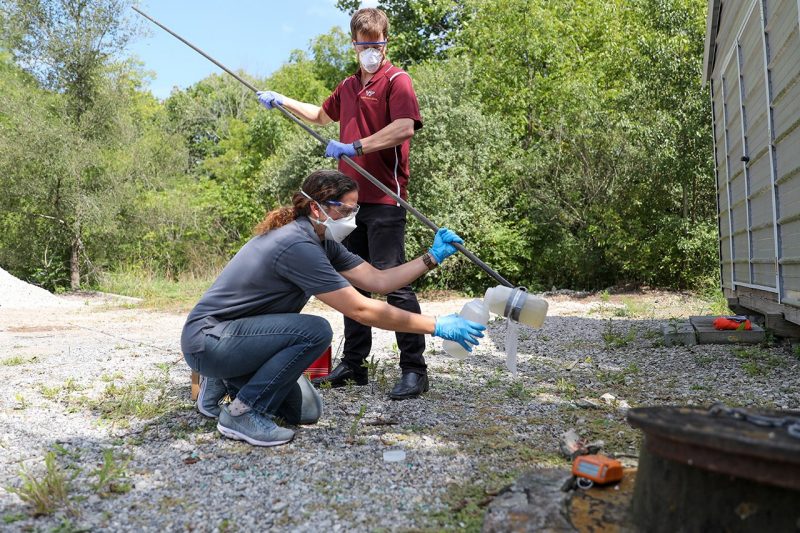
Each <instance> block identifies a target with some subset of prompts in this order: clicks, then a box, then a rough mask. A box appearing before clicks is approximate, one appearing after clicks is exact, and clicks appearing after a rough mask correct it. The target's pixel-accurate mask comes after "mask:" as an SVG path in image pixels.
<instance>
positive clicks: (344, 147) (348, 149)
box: [325, 140, 356, 159]
mask: <svg viewBox="0 0 800 533" xmlns="http://www.w3.org/2000/svg"><path fill="white" fill-rule="evenodd" d="M343 155H347V156H350V157H354V156H355V155H356V147H355V146H353V143H350V144H345V143H340V142H339V141H334V140H330V141H328V147H327V148H325V157H335V158H336V159H339V158H341V157H342V156H343Z"/></svg>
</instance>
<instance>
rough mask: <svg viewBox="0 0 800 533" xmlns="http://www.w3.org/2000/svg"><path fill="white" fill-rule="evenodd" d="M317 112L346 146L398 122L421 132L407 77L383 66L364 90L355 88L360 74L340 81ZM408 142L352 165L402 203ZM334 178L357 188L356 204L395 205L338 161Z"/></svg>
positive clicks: (417, 108) (362, 157)
mask: <svg viewBox="0 0 800 533" xmlns="http://www.w3.org/2000/svg"><path fill="white" fill-rule="evenodd" d="M322 109H323V110H324V111H325V113H326V114H327V115H328V116H329V117H330V118H331V119H332V120H334V121H337V122H339V140H340V141H341V142H343V143H352V142H354V141H357V140H358V139H363V138H364V137H369V136H370V135H372V134H374V133H376V132H378V131H380V130H382V129H383V128H385V127H386V126H388V125H389V124H390V123H392V122H394V121H395V120H397V119H399V118H410V119H413V120H414V130H418V129H420V128H421V127H422V117H420V114H419V103H418V102H417V95H416V94H415V93H414V87H413V86H412V84H411V77H410V76H409V75H408V73H407V72H405V71H404V70H403V69H400V68H397V67H395V66H394V65H392V64H391V63H389V61H386V62H385V63H384V64H383V66H381V68H380V69H379V70H378V72H376V73H375V75H374V76H372V78H371V79H370V80H369V81H368V82H367V84H366V85H362V84H361V71H360V70H359V71H358V72H356V73H355V74H354V75H352V76H350V77H349V78H346V79H345V80H344V81H342V82H341V83H340V84H339V86H338V87H336V89H335V90H334V91H333V94H331V95H330V96H329V97H328V99H327V100H325V102H324V103H323V104H322ZM409 145H410V141H408V140H407V141H405V142H404V143H403V144H400V145H398V146H395V147H392V148H386V149H384V150H379V151H377V152H372V153H369V154H365V155H363V156H355V157H353V160H354V161H355V162H356V163H358V164H359V165H361V166H362V167H364V168H365V169H366V170H367V171H368V172H369V173H370V174H372V175H373V176H375V177H376V178H377V179H378V180H379V181H380V182H381V183H383V184H384V185H386V186H387V187H388V188H389V189H390V190H392V191H394V192H395V193H396V194H398V195H399V196H400V198H402V199H403V200H406V199H408V191H407V190H406V188H407V187H408V176H409V172H408V151H409ZM339 172H342V173H343V174H346V175H348V176H350V177H351V178H353V179H354V180H356V182H358V187H359V191H358V202H359V203H364V204H390V205H397V202H396V201H395V200H394V199H393V198H392V197H391V196H388V195H386V194H384V193H383V191H381V190H380V189H378V188H377V187H376V186H375V185H373V184H372V183H370V182H369V181H368V180H367V179H366V178H364V177H363V176H362V175H361V174H359V173H358V172H357V171H356V170H355V169H354V168H352V167H351V166H350V165H348V164H347V163H345V162H344V161H341V160H340V161H339Z"/></svg>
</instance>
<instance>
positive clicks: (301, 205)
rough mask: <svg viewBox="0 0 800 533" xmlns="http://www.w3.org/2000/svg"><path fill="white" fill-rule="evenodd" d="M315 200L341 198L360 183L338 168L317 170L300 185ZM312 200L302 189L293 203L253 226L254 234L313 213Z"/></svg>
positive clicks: (295, 196) (275, 210)
mask: <svg viewBox="0 0 800 533" xmlns="http://www.w3.org/2000/svg"><path fill="white" fill-rule="evenodd" d="M300 190H301V191H304V192H305V193H306V194H307V195H308V196H310V197H311V198H312V199H313V200H314V201H316V202H319V203H320V204H321V203H324V202H327V201H328V200H339V199H341V198H342V196H344V195H345V194H347V193H349V192H350V191H357V190H358V184H357V183H356V182H355V181H353V179H352V178H350V177H349V176H345V175H344V174H342V173H341V172H339V171H338V170H316V171H314V172H312V173H311V174H309V176H308V177H307V178H306V179H305V180H304V181H303V185H301V187H300ZM310 203H311V200H309V199H308V198H306V196H305V195H304V194H303V193H301V192H300V191H298V192H296V193H294V195H293V196H292V205H291V206H285V207H279V208H277V209H273V210H272V211H270V212H269V213H267V214H266V215H265V216H264V219H263V220H262V221H261V222H259V223H258V224H257V225H256V227H255V228H253V234H254V235H264V234H265V233H267V232H268V231H271V230H274V229H277V228H280V227H282V226H285V225H286V224H288V223H289V222H291V221H293V220H295V219H297V218H298V217H305V216H308V215H309V214H311V209H310V207H309V204H310Z"/></svg>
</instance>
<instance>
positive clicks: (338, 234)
mask: <svg viewBox="0 0 800 533" xmlns="http://www.w3.org/2000/svg"><path fill="white" fill-rule="evenodd" d="M300 193H302V195H303V196H305V197H306V198H308V199H309V200H311V201H312V202H314V203H315V204H317V206H318V207H319V208H320V210H321V211H322V212H323V213H325V216H326V217H328V218H327V219H325V220H320V219H318V218H311V217H309V218H311V220H313V221H314V222H316V223H317V224H322V225H323V226H325V239H327V240H329V241H336V242H342V241H343V240H344V239H345V237H347V236H348V235H350V234H351V233H353V230H354V229H356V214H355V213H353V214H352V215H350V216H349V217H344V218H340V219H338V220H334V219H332V218H331V216H330V215H329V214H328V213H327V212H326V211H325V208H323V207H322V206H321V205H319V202H317V201H316V200H314V199H313V198H311V197H310V196H309V195H307V194H306V193H305V191H303V190H301V191H300Z"/></svg>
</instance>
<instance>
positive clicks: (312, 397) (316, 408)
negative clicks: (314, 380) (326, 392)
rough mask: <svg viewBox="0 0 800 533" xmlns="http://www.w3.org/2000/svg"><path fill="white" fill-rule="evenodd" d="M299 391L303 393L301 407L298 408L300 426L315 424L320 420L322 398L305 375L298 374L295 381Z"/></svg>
mask: <svg viewBox="0 0 800 533" xmlns="http://www.w3.org/2000/svg"><path fill="white" fill-rule="evenodd" d="M297 384H298V385H300V391H301V392H302V393H303V405H302V407H301V408H300V423H301V424H316V423H317V421H318V420H319V419H320V418H322V396H320V395H319V392H317V389H315V388H314V385H312V384H311V381H310V380H309V379H308V377H307V376H306V375H305V374H300V377H299V378H298V379H297Z"/></svg>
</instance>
